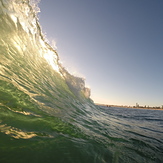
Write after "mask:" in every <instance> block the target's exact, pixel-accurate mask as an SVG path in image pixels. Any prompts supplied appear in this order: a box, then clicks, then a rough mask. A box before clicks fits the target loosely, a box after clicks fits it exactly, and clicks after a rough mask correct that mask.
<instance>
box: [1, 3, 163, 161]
mask: <svg viewBox="0 0 163 163" xmlns="http://www.w3.org/2000/svg"><path fill="white" fill-rule="evenodd" d="M35 2H36V1H34V0H32V1H29V0H0V163H29V162H30V163H45V162H46V163H163V111H161V110H141V109H129V108H126V109H125V108H112V107H105V106H99V105H95V104H94V102H93V101H92V100H91V99H90V90H89V89H88V88H86V87H85V81H84V79H82V78H79V77H75V76H73V75H71V74H70V73H69V72H68V71H67V70H66V69H65V68H64V67H63V66H62V65H61V64H60V60H59V55H58V53H57V51H56V49H54V48H53V47H51V45H49V44H48V42H47V41H46V40H47V39H46V36H44V34H43V33H42V30H41V25H40V23H39V18H38V16H37V14H38V11H39V8H38V4H37V3H35ZM56 16H57V15H56ZM47 32H48V31H47ZM54 32H55V31H54Z"/></svg>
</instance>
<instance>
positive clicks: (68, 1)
mask: <svg viewBox="0 0 163 163" xmlns="http://www.w3.org/2000/svg"><path fill="white" fill-rule="evenodd" d="M39 7H40V9H41V13H39V18H40V24H41V26H42V29H43V32H44V33H46V35H47V38H48V40H50V41H52V40H54V41H55V42H57V48H58V53H59V56H60V60H61V61H62V62H63V66H64V67H66V68H67V69H68V70H69V71H70V72H71V73H74V74H75V75H79V76H82V77H83V76H84V77H85V79H86V85H88V86H90V88H91V94H92V95H91V98H92V99H93V100H94V102H96V103H104V104H117V105H135V104H136V103H139V104H140V105H150V106H161V105H163V0H42V1H41V2H40V4H39Z"/></svg>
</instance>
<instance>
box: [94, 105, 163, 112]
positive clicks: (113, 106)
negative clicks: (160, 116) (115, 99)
mask: <svg viewBox="0 0 163 163" xmlns="http://www.w3.org/2000/svg"><path fill="white" fill-rule="evenodd" d="M95 105H99V106H105V107H108V108H110V107H112V108H129V109H146V110H162V111H163V108H159V107H143V106H140V107H136V106H124V105H107V104H99V103H95Z"/></svg>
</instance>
